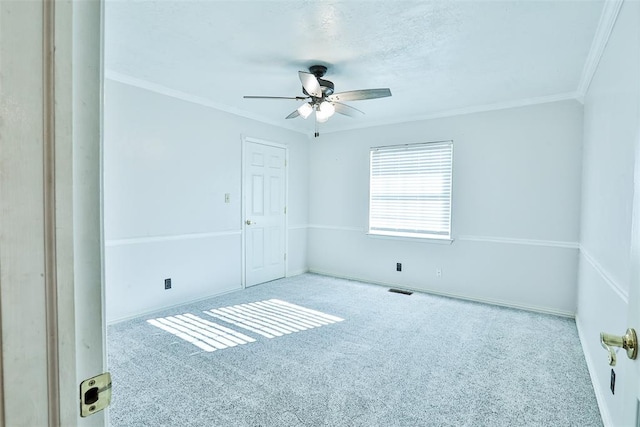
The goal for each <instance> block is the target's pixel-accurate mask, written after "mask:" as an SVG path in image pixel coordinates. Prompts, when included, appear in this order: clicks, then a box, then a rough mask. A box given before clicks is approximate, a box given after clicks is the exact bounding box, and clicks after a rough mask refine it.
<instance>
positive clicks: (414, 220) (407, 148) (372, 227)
mask: <svg viewBox="0 0 640 427" xmlns="http://www.w3.org/2000/svg"><path fill="white" fill-rule="evenodd" d="M370 159H371V165H370V174H371V175H370V181H369V186H370V189H369V192H370V193H369V233H370V234H378V235H385V236H401V237H418V238H430V239H450V238H451V172H452V161H453V142H452V141H444V142H432V143H425V144H409V145H396V146H387V147H375V148H372V149H371V153H370Z"/></svg>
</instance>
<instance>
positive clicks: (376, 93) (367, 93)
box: [327, 88, 391, 102]
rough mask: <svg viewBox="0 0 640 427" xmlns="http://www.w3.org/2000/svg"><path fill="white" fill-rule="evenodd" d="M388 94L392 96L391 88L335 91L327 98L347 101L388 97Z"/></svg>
mask: <svg viewBox="0 0 640 427" xmlns="http://www.w3.org/2000/svg"><path fill="white" fill-rule="evenodd" d="M387 96H391V90H390V89H389V88H380V89H362V90H351V91H348V92H340V93H334V94H333V95H330V96H328V97H327V98H328V99H329V101H340V102H345V101H360V100H362V99H376V98H386V97H387Z"/></svg>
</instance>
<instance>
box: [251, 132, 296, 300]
mask: <svg viewBox="0 0 640 427" xmlns="http://www.w3.org/2000/svg"><path fill="white" fill-rule="evenodd" d="M240 140H241V141H242V148H241V150H240V212H241V213H240V219H241V224H240V229H241V230H242V233H241V236H242V237H241V239H242V242H241V244H240V251H241V252H242V253H241V257H240V259H241V268H242V272H241V273H242V274H241V278H242V279H241V280H242V289H246V288H247V260H246V257H247V250H246V249H247V248H246V232H247V224H246V223H245V221H246V220H247V214H246V211H245V209H246V207H247V205H246V201H245V197H246V193H245V186H246V184H247V183H246V182H245V172H246V171H245V166H244V156H245V154H246V153H247V147H248V145H249V144H251V143H253V144H262V145H267V146H269V147H275V148H282V149H284V159H285V168H284V206H285V208H286V209H287V211H286V214H285V215H284V230H283V231H284V253H285V256H286V259H285V263H284V277H288V276H289V208H288V206H289V147H288V146H287V145H285V144H281V143H278V142H274V141H269V140H266V139H261V138H254V137H252V136H246V135H240Z"/></svg>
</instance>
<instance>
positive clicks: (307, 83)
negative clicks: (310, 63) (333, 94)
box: [298, 71, 322, 98]
mask: <svg viewBox="0 0 640 427" xmlns="http://www.w3.org/2000/svg"><path fill="white" fill-rule="evenodd" d="M298 77H300V82H302V87H304V90H306V91H307V93H308V94H309V95H311V96H315V97H316V98H321V97H322V88H321V87H320V83H318V79H317V78H316V76H314V75H313V74H311V73H306V72H304V71H298Z"/></svg>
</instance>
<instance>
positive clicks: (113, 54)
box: [105, 0, 604, 132]
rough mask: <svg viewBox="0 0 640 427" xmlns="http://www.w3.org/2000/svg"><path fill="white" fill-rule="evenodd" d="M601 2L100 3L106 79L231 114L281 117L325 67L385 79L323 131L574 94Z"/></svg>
mask: <svg viewBox="0 0 640 427" xmlns="http://www.w3.org/2000/svg"><path fill="white" fill-rule="evenodd" d="M603 4H604V1H603V0H597V1H595V0H594V1H592V0H578V1H576V0H572V1H444V0H441V1H389V0H387V1H321V0H312V1H303V0H296V1H264V0H263V1H238V0H236V1H130V0H124V1H122V0H120V1H113V0H110V1H107V3H106V8H105V9H106V15H105V68H106V70H107V76H117V78H120V79H125V80H126V79H130V78H131V79H138V80H142V81H145V82H148V83H149V84H153V85H159V86H164V87H166V88H169V89H172V90H176V91H180V92H184V93H186V94H190V95H193V96H195V97H199V98H204V99H207V100H209V101H211V102H212V103H214V104H215V105H219V106H222V107H223V108H226V109H229V110H230V111H241V112H243V113H245V114H247V115H249V116H252V117H257V118H260V119H264V120H266V121H269V122H273V123H277V124H281V125H282V126H287V127H293V128H295V129H298V130H300V131H304V132H312V131H313V121H312V120H311V119H308V120H303V119H302V118H296V119H293V120H285V119H284V117H285V116H287V115H288V114H289V113H290V112H291V111H293V110H295V109H296V108H297V107H298V105H300V101H291V100H249V99H243V98H242V96H243V95H271V96H296V95H301V85H300V82H299V80H298V76H297V71H298V70H303V71H305V70H307V68H308V66H310V65H313V64H316V63H318V64H323V65H326V66H328V67H329V70H328V72H327V74H326V76H325V79H328V80H331V81H333V82H334V84H335V87H336V92H340V91H346V90H355V89H366V88H377V87H389V88H390V89H391V92H392V93H393V96H392V97H391V98H383V99H376V100H365V101H357V102H353V103H351V105H352V106H354V107H356V108H359V109H361V110H363V111H364V112H365V113H366V115H365V116H363V117H360V118H350V117H345V116H340V115H338V114H336V115H335V116H334V117H332V118H331V119H330V120H329V122H327V123H325V124H322V125H321V129H324V130H325V131H329V130H336V129H344V128H349V127H360V126H366V125H370V124H376V123H383V122H394V121H401V120H404V119H405V118H407V119H408V118H418V117H421V116H427V115H433V114H437V113H439V112H442V111H449V110H457V109H465V108H471V107H477V106H482V105H487V104H495V103H509V102H518V101H521V100H525V99H530V98H538V97H547V96H551V97H552V96H556V95H566V94H570V93H575V92H576V90H577V88H578V84H579V82H580V78H581V75H582V71H583V68H584V65H585V61H586V59H587V55H588V53H589V49H590V47H591V43H592V40H593V37H594V34H595V32H596V28H597V25H598V20H599V18H600V14H601V11H602V8H603Z"/></svg>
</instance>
